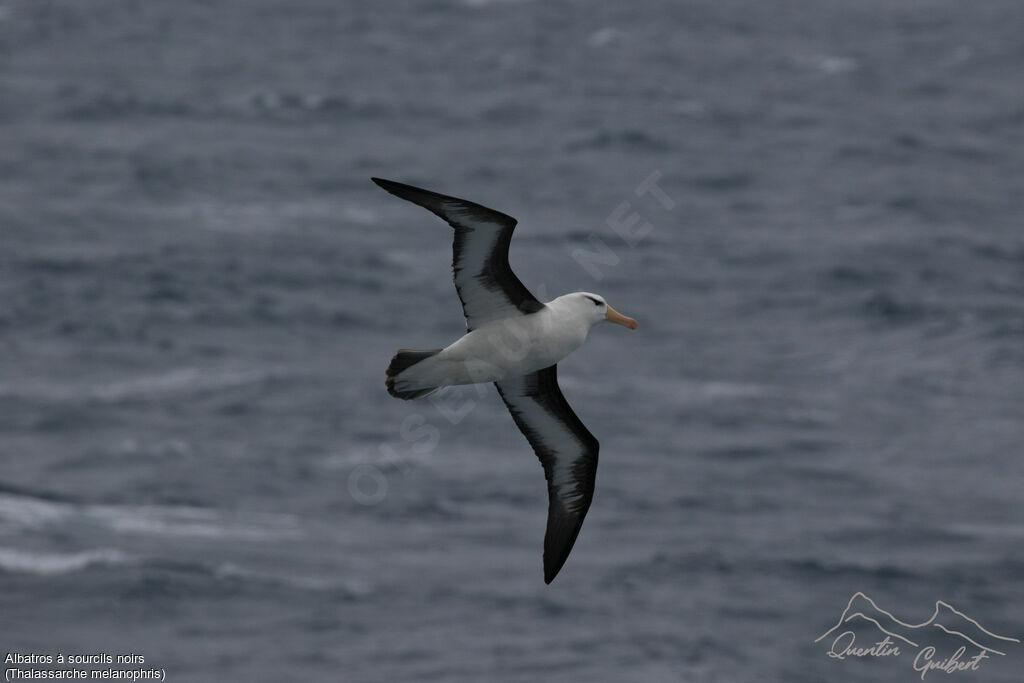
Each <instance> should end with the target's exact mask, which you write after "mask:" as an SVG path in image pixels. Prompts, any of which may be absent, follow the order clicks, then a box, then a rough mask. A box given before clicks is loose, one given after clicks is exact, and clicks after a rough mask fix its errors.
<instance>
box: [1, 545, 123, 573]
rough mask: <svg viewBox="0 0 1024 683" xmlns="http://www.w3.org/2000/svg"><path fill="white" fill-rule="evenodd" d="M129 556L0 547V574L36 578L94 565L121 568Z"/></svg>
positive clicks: (112, 551) (106, 550)
mask: <svg viewBox="0 0 1024 683" xmlns="http://www.w3.org/2000/svg"><path fill="white" fill-rule="evenodd" d="M131 561H132V559H131V557H130V556H129V555H127V554H125V553H123V552H121V551H120V550H115V549H112V548H103V549H98V550H86V551H82V552H75V553H48V552H39V551H29V550H19V549H17V548H2V547H0V571H2V572H12V573H21V574H35V575H37V576H53V575H56V574H69V573H71V572H76V571H82V570H84V569H89V568H91V567H96V566H104V567H109V566H115V565H124V564H127V563H129V562H131Z"/></svg>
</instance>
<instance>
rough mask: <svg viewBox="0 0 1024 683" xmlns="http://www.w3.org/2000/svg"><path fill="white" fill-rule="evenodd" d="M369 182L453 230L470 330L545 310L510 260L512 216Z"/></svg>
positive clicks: (396, 185)
mask: <svg viewBox="0 0 1024 683" xmlns="http://www.w3.org/2000/svg"><path fill="white" fill-rule="evenodd" d="M372 180H373V182H375V183H377V184H378V185H380V186H381V187H382V188H384V189H385V190H387V191H388V192H390V193H391V194H393V195H395V196H396V197H401V198H402V199H405V200H407V201H410V202H412V203H413V204H418V205H420V206H422V207H423V208H425V209H427V210H428V211H431V212H433V213H434V214H436V215H438V216H440V217H441V218H443V219H444V220H446V221H447V222H448V224H449V225H451V226H452V227H453V228H455V242H454V244H453V245H452V271H453V272H454V276H455V289H456V290H457V291H458V293H459V299H460V300H461V301H462V312H463V313H464V314H465V315H466V328H467V329H468V330H475V329H476V328H478V327H480V326H481V325H483V324H484V323H487V322H490V321H492V320H501V319H503V318H512V317H518V316H520V315H525V314H527V313H535V312H537V311H539V310H540V309H542V308H544V304H542V303H541V302H539V301H537V298H536V297H534V296H533V294H530V290H528V289H527V288H526V286H525V285H523V283H522V282H520V281H519V278H518V277H516V274H515V273H513V272H512V268H511V267H510V266H509V264H508V246H509V243H510V242H511V241H512V231H513V230H515V227H516V219H515V218H512V217H511V216H508V215H506V214H503V213H501V212H499V211H495V210H493V209H488V208H487V207H486V206H481V205H480V204H474V203H473V202H468V201H466V200H465V199H458V198H457V197H449V196H447V195H443V194H438V193H436V192H431V191H430V190H424V189H421V188H418V187H413V186H412V185H406V184H404V183H396V182H394V181H393V180H383V179H381V178H373V179H372Z"/></svg>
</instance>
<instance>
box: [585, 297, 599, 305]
mask: <svg viewBox="0 0 1024 683" xmlns="http://www.w3.org/2000/svg"><path fill="white" fill-rule="evenodd" d="M587 298H588V299H590V300H591V301H593V302H594V305H595V306H600V305H601V300H600V299H595V298H594V297H592V296H588V297H587Z"/></svg>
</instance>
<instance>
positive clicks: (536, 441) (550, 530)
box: [495, 365, 599, 583]
mask: <svg viewBox="0 0 1024 683" xmlns="http://www.w3.org/2000/svg"><path fill="white" fill-rule="evenodd" d="M556 367H557V366H555V365H552V366H551V367H548V368H544V369H543V370H538V371H537V372H532V373H530V374H528V375H523V376H521V377H513V378H511V379H503V380H501V381H500V382H495V386H497V387H498V393H500V394H501V398H502V399H503V400H504V401H505V405H506V406H507V407H508V410H509V412H510V413H512V418H513V419H514V420H515V422H516V425H517V426H518V427H519V431H521V432H522V433H523V435H524V436H525V437H526V440H527V441H529V442H530V445H531V446H533V450H534V452H536V453H537V457H538V458H540V462H541V464H542V465H543V466H544V476H545V477H546V478H547V480H548V525H547V531H546V532H545V534H544V582H545V583H551V581H552V579H554V578H555V575H557V574H558V571H559V570H560V569H561V568H562V565H563V564H565V560H566V559H567V558H568V557H569V551H571V550H572V546H573V544H574V543H575V542H576V536H578V535H579V533H580V527H582V526H583V518H584V517H586V515H587V510H588V509H590V501H591V500H592V499H593V497H594V478H595V476H596V475H597V452H598V448H599V444H598V442H597V439H596V438H594V435H593V434H591V433H590V432H589V431H588V430H587V428H586V427H585V426H584V425H583V423H582V422H581V421H580V418H579V417H577V416H576V413H574V412H573V410H572V408H571V407H570V406H569V403H568V402H567V401H566V400H565V397H564V396H563V395H562V391H561V390H560V389H559V388H558V374H557V371H556Z"/></svg>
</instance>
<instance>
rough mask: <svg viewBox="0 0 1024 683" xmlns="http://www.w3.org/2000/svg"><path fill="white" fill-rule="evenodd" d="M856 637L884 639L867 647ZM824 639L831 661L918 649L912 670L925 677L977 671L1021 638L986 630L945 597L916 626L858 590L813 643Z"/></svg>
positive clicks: (892, 654) (895, 653)
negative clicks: (940, 672) (831, 623)
mask: <svg viewBox="0 0 1024 683" xmlns="http://www.w3.org/2000/svg"><path fill="white" fill-rule="evenodd" d="M858 636H860V637H861V638H862V639H863V638H864V637H868V638H876V639H877V638H880V639H877V640H875V642H872V644H871V645H870V646H868V647H864V646H863V645H858V644H857V638H858ZM829 639H831V640H829ZM823 640H824V641H825V642H826V643H831V648H830V649H829V650H828V656H829V657H832V658H833V659H847V658H861V657H872V658H881V657H899V656H900V655H902V654H904V653H908V652H913V651H916V656H915V657H914V670H915V671H918V672H920V674H921V678H922V679H923V678H924V677H925V674H927V673H928V672H929V671H942V672H944V673H955V672H958V671H977V670H978V669H979V668H980V667H981V665H982V663H983V661H984V660H986V659H989V658H990V657H991V656H993V655H995V656H999V657H1005V656H1006V654H1007V652H1008V651H1009V649H1010V648H1011V647H1013V646H1014V645H1019V644H1020V640H1019V639H1017V638H1011V637H1009V636H1003V635H999V634H998V633H994V632H993V631H990V630H988V629H986V628H985V627H984V626H982V625H981V624H980V623H979V622H978V621H976V620H975V619H972V618H971V617H969V616H967V615H966V614H964V613H963V612H961V611H960V610H958V609H956V608H955V607H953V606H952V605H950V604H949V603H948V602H943V601H942V600H938V601H936V603H935V610H934V611H933V612H932V615H931V617H929V618H928V619H927V620H926V621H924V622H921V623H920V624H912V623H908V622H905V621H902V620H900V619H897V618H896V617H895V616H893V614H892V613H891V612H887V611H885V610H884V609H882V608H881V607H879V606H878V605H877V604H876V603H875V601H874V600H872V599H871V598H869V597H868V596H867V595H865V594H864V593H862V592H860V591H858V592H856V593H854V594H853V596H852V597H851V598H850V600H849V602H848V603H847V604H846V609H844V610H843V614H842V616H840V617H839V621H837V622H836V624H835V626H833V627H832V628H830V629H828V630H827V631H825V632H824V633H822V634H821V635H820V636H818V637H817V638H815V639H814V642H815V643H819V642H821V641H823ZM862 642H863V641H862ZM947 652H948V654H947Z"/></svg>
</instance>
